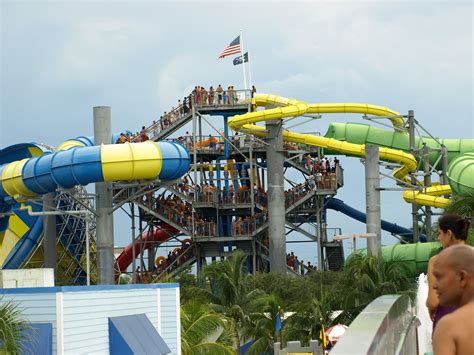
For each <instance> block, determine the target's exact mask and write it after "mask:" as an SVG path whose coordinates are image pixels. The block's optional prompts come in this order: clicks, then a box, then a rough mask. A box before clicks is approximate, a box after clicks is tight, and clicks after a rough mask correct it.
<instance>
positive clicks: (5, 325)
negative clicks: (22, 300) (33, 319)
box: [0, 302, 30, 354]
mask: <svg viewBox="0 0 474 355" xmlns="http://www.w3.org/2000/svg"><path fill="white" fill-rule="evenodd" d="M28 329H30V325H29V323H28V322H26V321H25V320H23V319H22V317H21V310H20V309H19V308H18V306H17V305H16V304H14V303H12V302H6V303H3V304H1V305H0V354H10V353H11V354H17V353H19V352H20V350H21V349H22V343H21V340H22V333H23V332H24V331H25V330H28Z"/></svg>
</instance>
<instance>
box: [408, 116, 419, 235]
mask: <svg viewBox="0 0 474 355" xmlns="http://www.w3.org/2000/svg"><path fill="white" fill-rule="evenodd" d="M408 139H409V142H410V152H411V153H412V154H413V155H415V154H416V147H415V114H414V112H413V110H409V111H408ZM411 184H412V185H413V186H416V178H415V177H414V176H413V175H412V177H411ZM411 215H412V225H413V242H414V243H416V242H418V240H419V238H420V232H419V230H418V206H417V205H416V203H415V202H413V203H412V205H411Z"/></svg>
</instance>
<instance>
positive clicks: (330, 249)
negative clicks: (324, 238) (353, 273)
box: [324, 242, 344, 271]
mask: <svg viewBox="0 0 474 355" xmlns="http://www.w3.org/2000/svg"><path fill="white" fill-rule="evenodd" d="M324 248H325V249H326V260H327V263H328V265H327V267H328V270H331V271H339V270H342V268H343V267H344V249H343V247H342V243H339V242H327V243H324Z"/></svg>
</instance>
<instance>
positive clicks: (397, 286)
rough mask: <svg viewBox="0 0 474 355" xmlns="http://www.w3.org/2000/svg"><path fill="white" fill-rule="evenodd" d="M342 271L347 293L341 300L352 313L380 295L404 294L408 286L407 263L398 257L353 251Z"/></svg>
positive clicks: (356, 312) (354, 313) (358, 310)
mask: <svg viewBox="0 0 474 355" xmlns="http://www.w3.org/2000/svg"><path fill="white" fill-rule="evenodd" d="M345 272H346V274H347V275H346V276H347V279H346V287H347V290H348V292H347V294H346V297H345V302H344V303H345V308H346V311H347V312H348V313H349V314H351V315H352V316H354V315H356V314H358V313H359V312H360V311H361V310H362V309H364V308H365V307H366V306H367V305H368V304H369V303H370V302H372V301H373V300H374V299H375V298H377V297H379V296H382V295H385V294H397V293H406V292H407V291H408V290H409V289H410V282H409V278H408V277H407V275H408V269H407V266H406V264H405V263H403V262H401V261H399V260H390V261H385V260H384V259H383V258H378V257H376V256H373V255H367V256H365V255H360V254H355V255H353V256H352V257H351V259H350V260H349V261H348V262H347V264H346V268H345ZM409 292H411V291H409Z"/></svg>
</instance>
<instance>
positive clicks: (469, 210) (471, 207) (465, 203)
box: [444, 194, 474, 219]
mask: <svg viewBox="0 0 474 355" xmlns="http://www.w3.org/2000/svg"><path fill="white" fill-rule="evenodd" d="M444 211H445V212H447V213H456V214H459V215H461V216H464V217H469V218H471V219H472V218H473V217H474V194H468V195H463V196H460V195H456V196H454V197H453V198H452V200H451V203H450V204H449V206H448V207H446V208H445V209H444Z"/></svg>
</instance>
